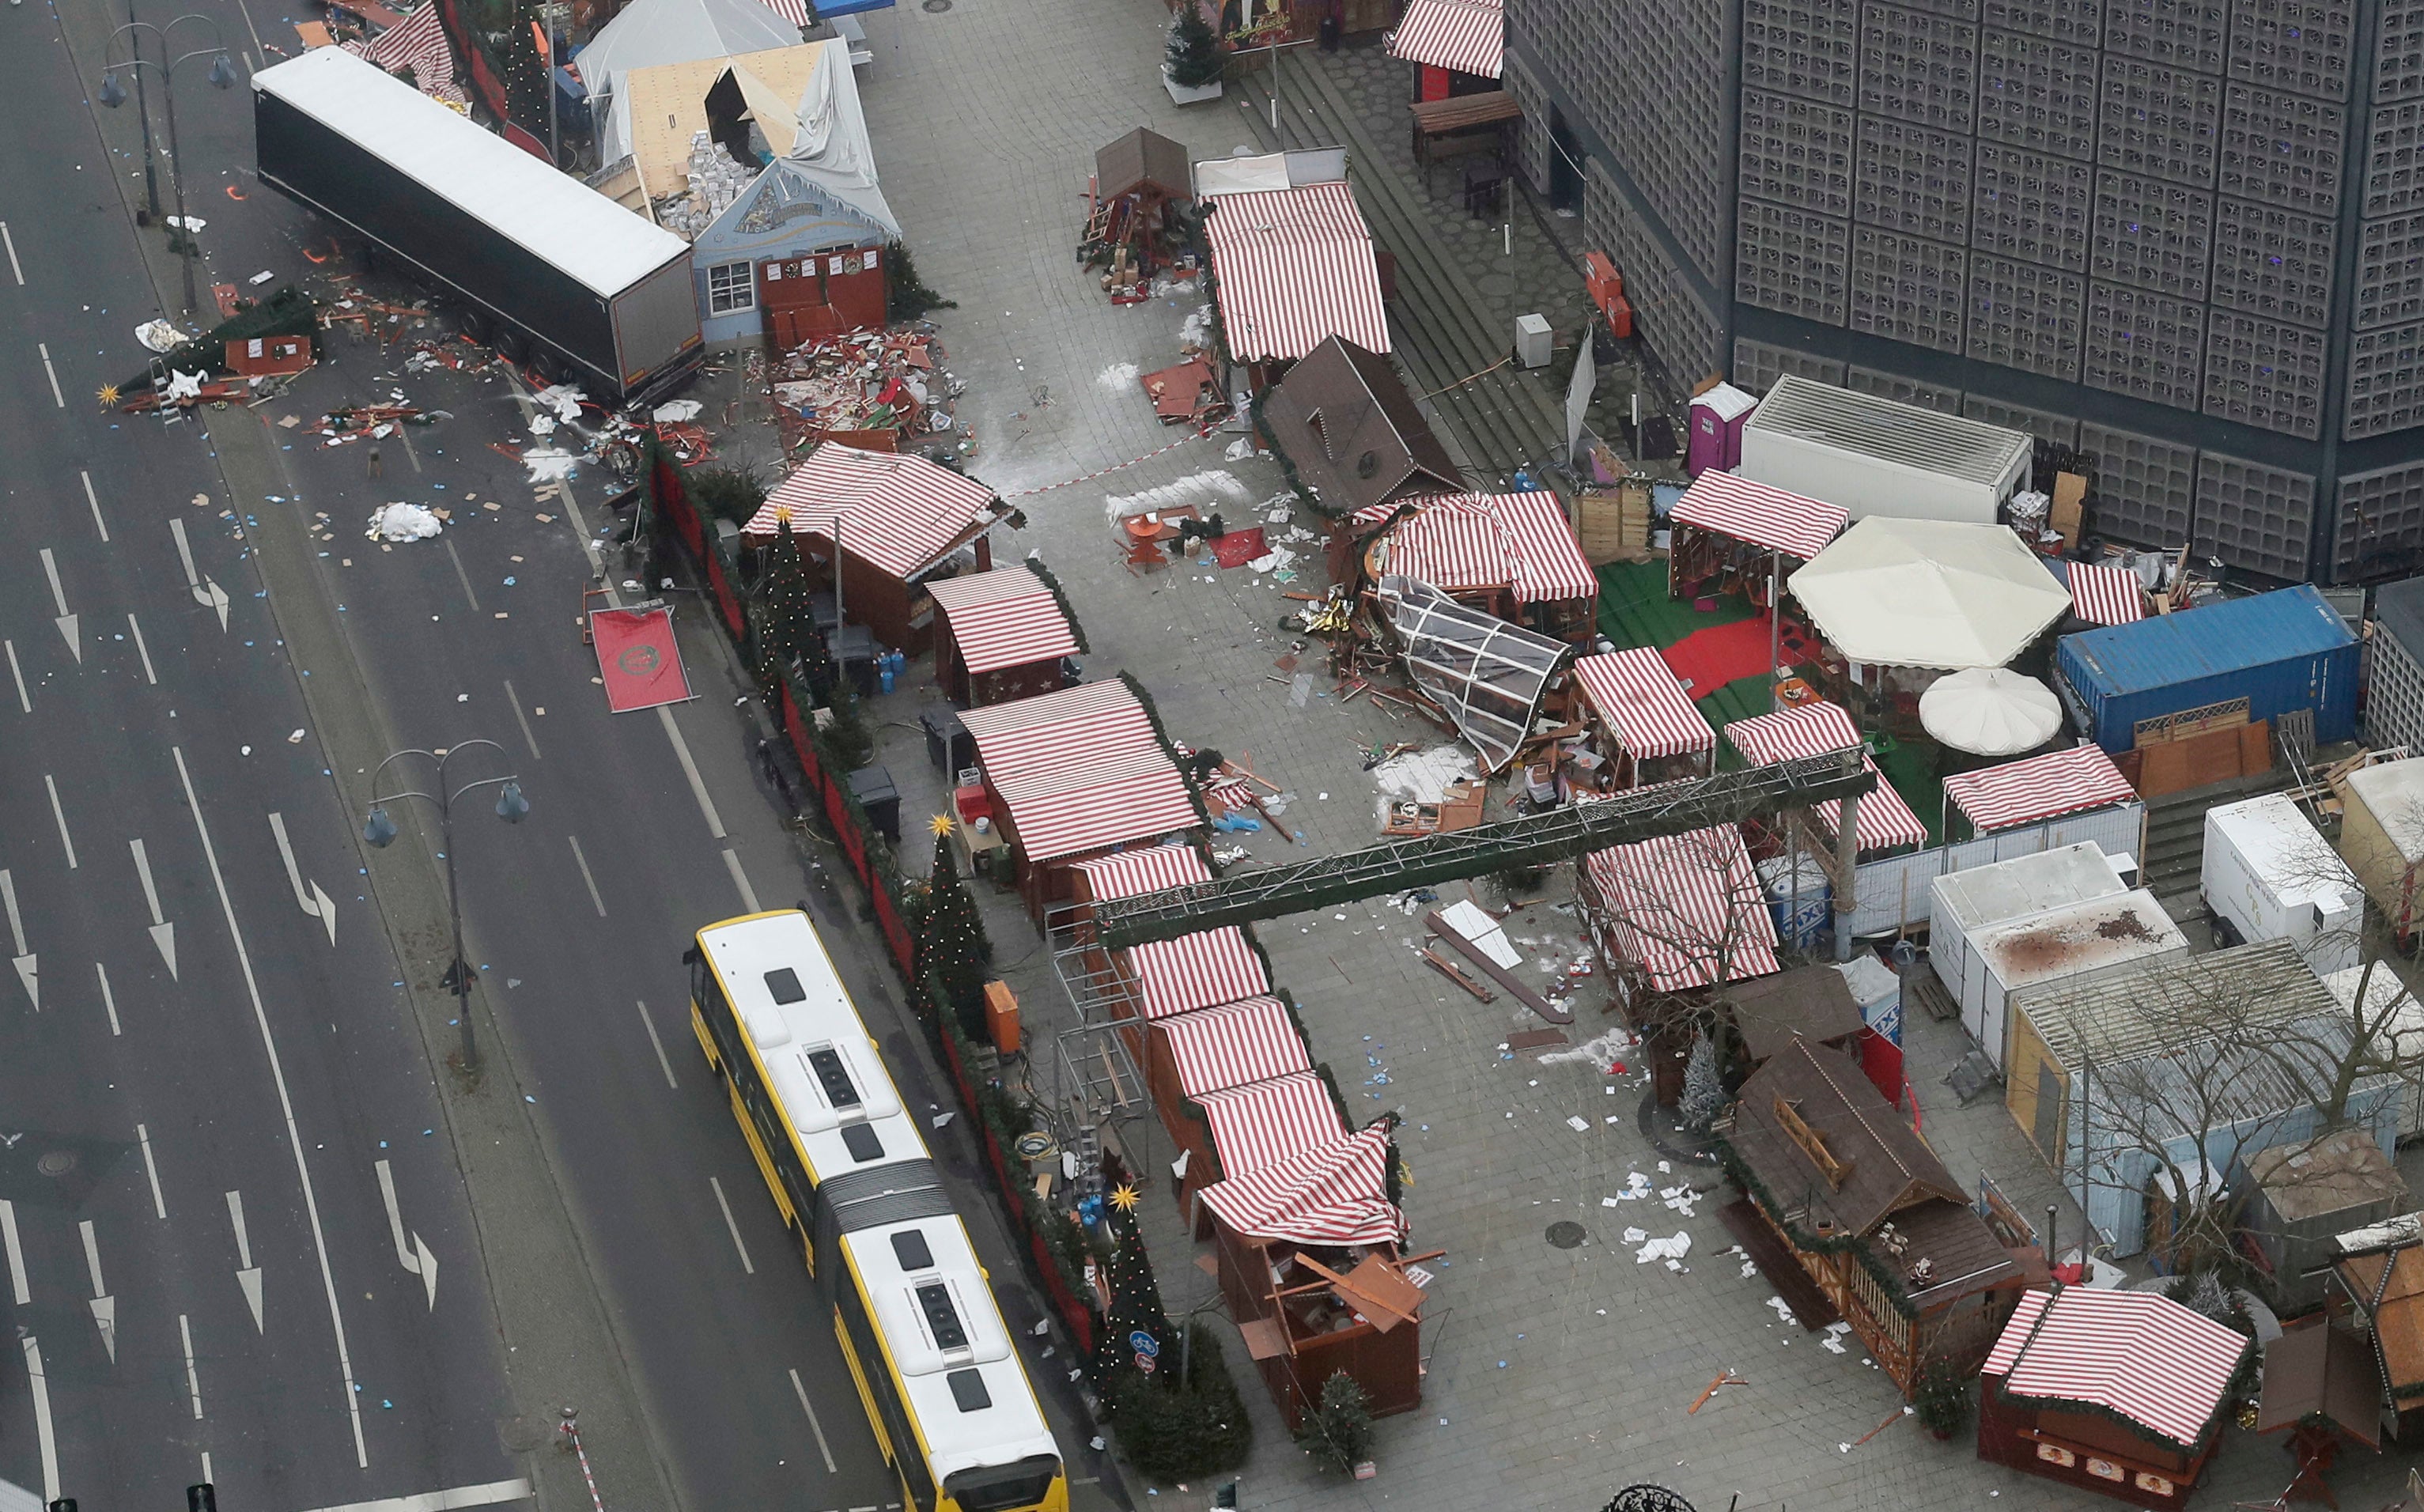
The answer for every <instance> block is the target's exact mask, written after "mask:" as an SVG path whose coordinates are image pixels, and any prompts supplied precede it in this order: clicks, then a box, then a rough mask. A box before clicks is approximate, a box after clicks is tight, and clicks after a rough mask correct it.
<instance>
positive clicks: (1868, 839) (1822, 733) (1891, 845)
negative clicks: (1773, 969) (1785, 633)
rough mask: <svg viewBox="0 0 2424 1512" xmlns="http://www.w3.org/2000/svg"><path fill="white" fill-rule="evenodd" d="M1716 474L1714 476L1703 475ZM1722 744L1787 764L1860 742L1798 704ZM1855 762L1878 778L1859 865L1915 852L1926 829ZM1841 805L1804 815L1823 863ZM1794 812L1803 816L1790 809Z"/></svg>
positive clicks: (1865, 815)
mask: <svg viewBox="0 0 2424 1512" xmlns="http://www.w3.org/2000/svg"><path fill="white" fill-rule="evenodd" d="M1708 476H1712V477H1714V476H1715V474H1714V473H1712V474H1708ZM1726 740H1727V742H1728V743H1729V744H1730V745H1732V747H1733V748H1734V749H1735V750H1736V751H1737V752H1739V753H1741V755H1742V758H1743V759H1744V760H1745V761H1746V762H1748V763H1750V764H1751V765H1752V766H1764V765H1768V764H1770V763H1773V762H1778V761H1791V760H1793V759H1794V758H1795V757H1797V756H1825V755H1827V754H1829V753H1831V752H1836V751H1848V750H1851V749H1852V748H1853V747H1855V746H1858V745H1861V744H1863V742H1862V740H1861V739H1860V731H1859V727H1858V725H1856V724H1853V723H1852V716H1851V715H1849V714H1847V713H1845V712H1844V711H1843V709H1842V706H1841V705H1838V704H1829V703H1825V702H1818V703H1809V704H1803V705H1801V706H1800V707H1799V708H1786V709H1779V710H1778V711H1777V712H1776V713H1773V714H1760V715H1756V716H1754V717H1752V718H1750V719H1738V720H1735V721H1734V722H1733V723H1732V724H1729V725H1727V726H1726ZM1860 761H1861V763H1862V764H1863V765H1865V766H1866V767H1867V768H1868V769H1869V771H1870V772H1871V773H1872V774H1873V775H1874V776H1875V777H1876V779H1877V785H1876V787H1875V788H1874V789H1873V790H1871V791H1869V792H1866V793H1863V794H1861V795H1860V800H1859V806H1858V810H1857V812H1856V813H1855V815H1854V817H1853V821H1852V828H1853V844H1854V845H1855V846H1856V847H1857V852H1858V859H1859V860H1862V861H1867V860H1871V859H1873V858H1875V857H1878V856H1885V855H1893V854H1898V853H1900V852H1902V851H1915V850H1918V849H1919V848H1920V847H1922V846H1923V845H1925V844H1926V843H1927V826H1926V825H1925V824H1923V823H1922V822H1920V819H1919V816H1918V815H1916V814H1914V813H1912V812H1911V811H1910V805H1909V804H1906V803H1905V802H1903V798H1902V794H1901V793H1899V792H1896V791H1895V790H1894V786H1893V784H1892V783H1890V782H1888V781H1887V780H1886V777H1885V773H1884V772H1879V771H1877V764H1876V761H1875V759H1874V757H1872V756H1868V755H1867V754H1866V753H1865V752H1864V753H1863V754H1862V755H1861V756H1860ZM1842 811H1843V803H1842V800H1841V799H1828V800H1827V801H1826V803H1823V804H1817V805H1815V806H1814V807H1812V808H1810V809H1808V810H1806V812H1807V813H1808V814H1809V815H1810V817H1811V818H1812V819H1814V820H1816V821H1817V825H1818V829H1819V831H1820V836H1818V840H1817V843H1815V844H1812V845H1811V846H1810V847H1808V849H1810V851H1814V852H1815V853H1816V854H1817V856H1818V858H1819V860H1820V861H1821V863H1822V864H1825V863H1828V862H1830V860H1831V858H1832V856H1833V854H1834V846H1835V836H1836V832H1837V830H1838V828H1839V827H1840V825H1841V823H1842ZM1794 812H1796V813H1799V812H1805V811H1803V810H1794ZM1848 884H1849V879H1848V878H1846V879H1839V880H1837V881H1836V885H1837V886H1839V887H1842V886H1847V885H1848Z"/></svg>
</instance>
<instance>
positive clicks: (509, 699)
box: [25, 677, 539, 761]
mask: <svg viewBox="0 0 2424 1512" xmlns="http://www.w3.org/2000/svg"><path fill="white" fill-rule="evenodd" d="M505 702H506V703H509V704H511V705H513V706H514V721H515V723H517V724H519V725H521V727H522V740H523V742H524V743H526V744H527V745H529V747H530V748H531V759H532V760H534V761H536V760H537V759H538V758H539V755H538V737H537V736H535V735H533V734H532V733H531V722H530V716H528V715H527V714H524V713H523V712H522V695H521V694H519V693H518V692H514V679H513V678H511V677H507V678H506V679H505ZM25 712H26V713H28V714H30V713H32V712H33V710H32V709H30V708H29V709H27V710H25Z"/></svg>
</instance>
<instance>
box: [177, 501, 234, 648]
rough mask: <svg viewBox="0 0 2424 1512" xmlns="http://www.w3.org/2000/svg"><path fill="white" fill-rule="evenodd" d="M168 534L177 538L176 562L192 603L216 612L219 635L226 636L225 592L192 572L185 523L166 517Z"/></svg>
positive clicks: (226, 604)
mask: <svg viewBox="0 0 2424 1512" xmlns="http://www.w3.org/2000/svg"><path fill="white" fill-rule="evenodd" d="M168 533H169V534H171V535H173V536H175V537H176V538H177V560H178V561H179V562H181V563H183V565H184V568H185V586H186V587H187V588H189V589H191V590H192V591H193V595H194V602H196V603H198V604H199V605H201V606H202V607H203V608H204V609H212V610H216V611H217V612H218V616H219V633H220V634H222V635H224V634H226V633H227V628H228V596H227V590H226V589H224V588H222V587H220V586H219V585H218V582H217V581H216V580H215V579H212V578H207V577H204V576H203V575H202V574H200V573H199V572H197V571H195V570H194V548H193V545H192V543H191V542H189V541H187V540H186V539H185V522H184V521H183V520H182V519H179V518H178V517H175V516H174V515H171V516H170V517H168Z"/></svg>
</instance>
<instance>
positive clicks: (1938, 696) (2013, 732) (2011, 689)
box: [1919, 667, 2062, 756]
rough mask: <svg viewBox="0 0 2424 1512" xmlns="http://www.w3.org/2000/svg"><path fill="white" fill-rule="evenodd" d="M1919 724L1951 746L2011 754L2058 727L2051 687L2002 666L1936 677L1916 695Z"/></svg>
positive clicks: (2059, 717)
mask: <svg viewBox="0 0 2424 1512" xmlns="http://www.w3.org/2000/svg"><path fill="white" fill-rule="evenodd" d="M1919 723H1920V724H1921V725H1922V726H1923V727H1924V728H1925V729H1926V731H1927V733H1928V734H1930V735H1932V736H1934V737H1936V739H1937V740H1938V741H1940V742H1941V743H1943V744H1945V745H1949V746H1951V747H1953V749H1954V750H1956V751H1967V752H1969V753H1970V754H1971V755H1973V756H2017V755H2019V754H2020V753H2021V752H2023V751H2033V750H2035V749H2036V748H2037V747H2038V746H2041V745H2043V744H2045V743H2046V741H2048V740H2052V739H2053V735H2054V732H2055V731H2056V730H2058V729H2060V728H2062V705H2061V703H2060V702H2058V701H2057V700H2056V699H2055V698H2054V695H2053V690H2052V689H2050V688H2049V687H2047V686H2046V685H2045V684H2044V683H2041V682H2039V681H2037V679H2035V678H2034V677H2024V676H2020V674H2018V673H2017V672H2014V671H2012V670H2011V669H2010V668H2008V667H1971V668H1969V670H1968V671H1966V672H1952V673H1947V674H1946V675H1945V676H1941V677H1938V678H1937V679H1936V684H1935V686H1933V687H1931V688H1929V689H1928V690H1927V692H1923V693H1922V694H1920V695H1919Z"/></svg>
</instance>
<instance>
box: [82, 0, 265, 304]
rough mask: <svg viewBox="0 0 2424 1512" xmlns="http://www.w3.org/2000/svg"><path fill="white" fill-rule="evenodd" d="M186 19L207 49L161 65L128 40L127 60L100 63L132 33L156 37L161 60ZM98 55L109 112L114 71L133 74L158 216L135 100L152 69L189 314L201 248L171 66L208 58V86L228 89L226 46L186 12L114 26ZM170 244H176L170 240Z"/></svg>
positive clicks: (147, 131)
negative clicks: (188, 194)
mask: <svg viewBox="0 0 2424 1512" xmlns="http://www.w3.org/2000/svg"><path fill="white" fill-rule="evenodd" d="M189 21H191V22H199V24H202V25H204V26H207V27H209V28H210V32H211V45H210V46H208V47H202V48H197V49H195V50H194V51H193V52H190V53H186V54H184V55H183V56H178V57H171V58H169V59H168V61H167V62H166V63H154V62H152V61H151V59H150V58H147V57H145V56H143V52H142V48H141V47H140V45H139V44H138V43H137V42H136V41H129V42H128V43H127V48H126V50H127V52H128V53H129V54H130V55H132V56H129V57H127V58H125V59H122V60H120V61H118V62H108V61H105V60H106V59H108V58H110V57H113V56H116V54H117V51H118V40H119V39H120V37H125V36H127V35H128V34H129V33H132V32H138V31H148V32H150V33H151V35H152V36H154V37H156V38H158V39H159V40H160V54H161V56H164V57H167V53H168V34H169V33H170V32H173V31H175V30H176V29H177V28H178V27H179V26H181V25H183V24H184V23H186V22H189ZM103 57H104V63H103V66H102V75H101V103H103V104H105V105H107V106H109V107H110V108H111V109H112V110H115V109H117V108H118V107H119V106H120V105H122V104H124V103H126V86H124V85H122V84H120V83H119V82H118V71H119V70H120V69H133V70H134V71H135V87H136V91H137V93H138V99H137V101H136V103H137V105H138V106H139V107H140V108H141V110H142V112H143V179H144V187H145V191H146V193H147V195H148V196H149V198H150V199H151V212H152V214H154V215H157V214H159V211H160V195H159V189H158V186H157V185H156V184H155V183H153V180H152V175H151V159H152V157H153V155H154V154H153V151H152V147H151V102H150V100H149V98H148V97H141V95H140V91H141V90H142V88H143V71H144V70H145V69H151V70H153V71H155V72H158V73H159V75H160V94H161V97H162V98H163V99H165V100H166V101H167V103H168V183H169V184H170V186H171V187H172V188H174V189H175V191H176V195H177V223H176V225H174V226H172V227H170V228H169V229H170V230H171V231H175V232H176V233H177V235H178V236H180V237H182V238H183V244H182V245H183V247H184V248H185V250H184V251H183V252H182V253H181V254H180V255H179V257H178V259H177V261H178V262H179V263H181V264H182V265H183V268H184V274H185V313H187V314H189V315H190V314H192V313H193V311H194V258H195V257H196V256H198V255H199V253H200V251H201V247H199V244H196V243H195V241H194V229H193V222H192V221H191V220H190V219H189V218H188V217H187V216H186V215H185V160H184V158H183V155H182V154H180V153H179V151H177V90H176V70H177V65H178V64H180V63H187V62H191V61H192V60H193V59H195V58H198V57H207V58H209V59H210V60H211V72H210V81H211V86H212V88H219V89H230V88H234V87H235V64H234V63H232V62H231V61H230V60H229V58H228V54H227V46H226V44H225V43H224V42H222V41H221V40H220V39H219V24H218V23H217V22H215V21H213V20H212V19H211V18H210V17H208V16H205V15H202V14H200V13H199V12H194V11H188V12H187V13H186V14H184V15H182V16H179V17H178V18H177V19H176V20H174V21H171V22H170V23H168V24H167V25H166V26H154V25H152V24H151V23H150V22H148V21H130V22H128V23H127V24H125V25H123V26H120V27H119V28H118V30H116V31H114V32H112V33H110V36H109V49H108V51H107V52H106V53H104V55H103ZM171 245H172V246H173V245H180V244H178V243H176V242H174V241H172V242H171Z"/></svg>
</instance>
